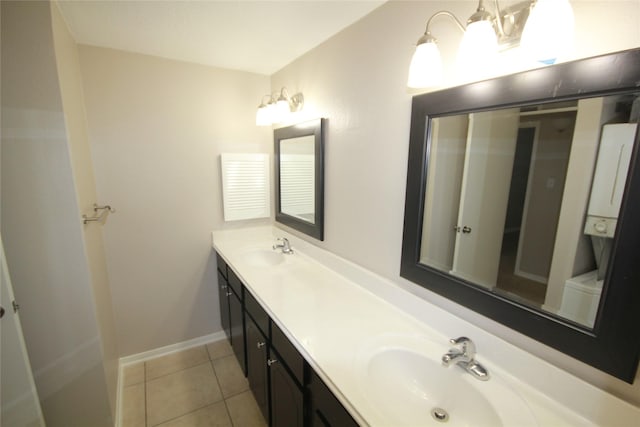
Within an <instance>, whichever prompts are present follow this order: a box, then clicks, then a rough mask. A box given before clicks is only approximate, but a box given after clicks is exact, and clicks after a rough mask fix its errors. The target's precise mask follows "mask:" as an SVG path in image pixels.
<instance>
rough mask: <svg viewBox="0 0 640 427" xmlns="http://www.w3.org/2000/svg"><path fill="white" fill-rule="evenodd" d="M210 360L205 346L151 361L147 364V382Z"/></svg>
mask: <svg viewBox="0 0 640 427" xmlns="http://www.w3.org/2000/svg"><path fill="white" fill-rule="evenodd" d="M208 360H209V355H208V354H207V349H206V348H205V346H204V345H202V346H199V347H193V348H189V349H187V350H183V351H180V352H177V353H171V354H168V355H166V356H162V357H158V358H157V359H151V360H149V361H147V362H146V363H145V365H146V375H147V381H149V380H153V379H155V378H158V377H161V376H163V375H167V374H171V373H173V372H178V371H180V370H182V369H187V368H191V367H193V366H196V365H200V364H202V363H204V362H206V361H208Z"/></svg>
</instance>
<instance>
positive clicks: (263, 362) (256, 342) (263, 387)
mask: <svg viewBox="0 0 640 427" xmlns="http://www.w3.org/2000/svg"><path fill="white" fill-rule="evenodd" d="M245 322H246V332H247V379H248V380H249V387H250V388H251V393H253V397H254V398H255V399H256V402H257V403H258V407H260V410H261V411H262V415H264V418H265V420H268V419H269V382H268V379H269V377H268V376H267V374H268V371H267V350H268V348H269V346H268V344H267V340H266V338H265V337H264V335H262V332H260V330H259V329H258V327H257V326H256V324H255V323H254V322H253V320H251V318H250V317H249V316H245Z"/></svg>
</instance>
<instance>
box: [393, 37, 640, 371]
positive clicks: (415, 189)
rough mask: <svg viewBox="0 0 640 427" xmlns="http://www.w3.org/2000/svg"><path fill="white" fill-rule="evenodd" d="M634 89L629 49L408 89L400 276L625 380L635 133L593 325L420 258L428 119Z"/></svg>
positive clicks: (636, 334) (634, 323) (636, 307)
mask: <svg viewBox="0 0 640 427" xmlns="http://www.w3.org/2000/svg"><path fill="white" fill-rule="evenodd" d="M632 92H635V93H637V92H640V49H632V50H627V51H623V52H617V53H613V54H609V55H603V56H598V57H593V58H588V59H583V60H579V61H574V62H568V63H563V64H558V65H554V66H551V67H547V68H541V69H536V70H532V71H526V72H522V73H518V74H513V75H509V76H505V77H501V78H496V79H493V80H487V81H482V82H478V83H472V84H468V85H465V86H459V87H455V88H451V89H446V90H442V91H439V92H433V93H427V94H422V95H417V96H414V98H413V105H412V113H411V132H410V141H409V162H408V171H407V190H406V201H405V217H404V231H403V240H402V260H401V267H400V275H401V276H402V277H404V278H406V279H408V280H410V281H412V282H414V283H417V284H418V285H420V286H423V287H425V288H427V289H430V290H432V291H434V292H436V293H438V294H440V295H442V296H444V297H446V298H448V299H450V300H453V301H455V302H457V303H459V304H461V305H463V306H465V307H468V308H470V309H471V310H473V311H476V312H478V313H480V314H482V315H484V316H487V317H489V318H491V319H493V320H495V321H497V322H500V323H502V324H504V325H506V326H508V327H510V328H512V329H514V330H516V331H519V332H521V333H523V334H525V335H528V336H529V337H531V338H533V339H535V340H537V341H540V342H542V343H544V344H546V345H548V346H551V347H553V348H555V349H557V350H559V351H561V352H563V353H566V354H568V355H570V356H572V357H574V358H576V359H579V360H581V361H583V362H585V363H587V364H589V365H591V366H593V367H595V368H597V369H600V370H602V371H604V372H607V373H609V374H611V375H613V376H615V377H617V378H620V379H622V380H624V381H626V382H628V383H633V380H634V378H635V376H636V372H637V368H638V359H639V357H640V322H639V321H638V313H640V159H639V158H638V156H639V150H640V148H639V146H640V143H639V142H638V139H640V137H639V136H638V135H639V134H640V132H638V133H637V134H636V141H635V145H634V151H633V154H632V157H631V164H630V168H629V174H628V177H627V182H626V187H625V195H624V198H623V201H622V207H621V211H620V216H619V222H618V227H617V229H616V233H615V236H614V241H613V245H614V248H613V250H612V257H611V260H610V264H609V266H610V268H609V269H608V272H607V276H606V278H605V285H604V288H603V294H602V300H601V303H600V306H599V309H598V315H597V318H596V323H595V325H594V328H593V329H587V328H585V327H581V326H580V325H578V324H575V323H572V322H570V321H568V320H565V319H562V318H560V317H556V316H554V315H552V314H550V313H545V312H542V311H537V310H535V309H532V308H531V307H528V306H526V305H524V304H521V303H518V302H516V301H512V300H509V299H507V298H505V297H503V296H501V295H498V294H496V293H492V292H491V291H489V290H487V289H484V288H481V287H480V286H477V285H473V284H471V283H469V282H466V281H464V280H462V279H459V278H456V277H453V276H451V275H448V274H446V273H444V272H441V271H438V270H435V269H433V268H430V267H428V266H426V265H423V264H420V262H419V261H418V260H419V257H420V243H421V238H420V236H421V235H422V218H423V211H424V195H425V189H426V177H427V165H428V160H429V147H430V141H429V140H428V138H429V137H428V135H430V132H429V125H430V123H431V119H433V118H436V117H441V116H448V115H453V114H461V113H469V112H474V111H486V110H491V109H500V108H510V107H516V106H518V107H520V106H527V105H532V104H544V103H550V102H558V101H564V100H575V99H579V98H580V99H581V98H592V97H599V96H605V95H617V94H624V93H632Z"/></svg>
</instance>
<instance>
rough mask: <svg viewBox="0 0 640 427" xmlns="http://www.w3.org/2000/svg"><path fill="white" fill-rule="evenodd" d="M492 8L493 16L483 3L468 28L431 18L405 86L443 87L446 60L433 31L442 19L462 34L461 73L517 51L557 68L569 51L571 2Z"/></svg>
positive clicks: (536, 0)
mask: <svg viewBox="0 0 640 427" xmlns="http://www.w3.org/2000/svg"><path fill="white" fill-rule="evenodd" d="M494 3H495V10H496V13H495V15H494V14H492V13H490V12H488V11H487V10H486V9H485V7H484V0H480V1H479V2H478V8H477V10H476V12H475V13H474V14H473V15H471V16H470V17H469V19H468V20H467V25H466V27H465V26H464V25H463V24H462V23H461V22H460V21H459V20H458V18H456V17H455V15H454V14H453V13H451V12H449V11H446V10H443V11H440V12H436V13H435V14H434V15H432V16H431V17H430V18H429V20H428V21H427V26H426V30H425V33H424V35H423V36H422V37H420V38H419V39H418V43H417V46H416V50H415V52H414V54H413V57H412V58H411V65H410V66H409V79H408V82H407V86H409V87H412V88H424V87H431V86H436V85H438V84H440V83H441V81H442V76H443V72H442V59H441V58H440V51H439V50H438V46H437V40H436V38H435V37H433V35H432V34H431V31H430V28H431V23H432V21H433V20H434V19H435V18H437V17H440V16H447V17H449V18H451V19H452V20H453V22H454V23H455V24H456V26H457V27H458V28H459V29H460V30H461V31H462V32H463V33H464V36H463V38H462V42H461V43H460V48H459V50H458V66H459V67H460V68H461V69H462V70H466V69H479V68H480V69H482V68H485V69H486V68H487V67H492V66H494V65H495V62H496V60H497V55H498V53H499V51H503V50H507V49H510V48H512V47H516V46H518V45H521V46H522V48H523V50H524V52H526V54H527V56H528V57H531V58H532V59H534V60H536V61H538V62H541V63H544V64H553V63H554V62H555V60H556V59H557V58H558V57H560V56H562V55H563V54H564V53H566V51H567V50H568V49H569V48H570V47H571V45H572V42H573V10H572V9H571V5H570V4H569V0H527V1H524V2H521V3H518V4H515V5H513V6H510V7H508V8H505V9H500V5H499V4H498V0H494ZM486 71H488V70H486Z"/></svg>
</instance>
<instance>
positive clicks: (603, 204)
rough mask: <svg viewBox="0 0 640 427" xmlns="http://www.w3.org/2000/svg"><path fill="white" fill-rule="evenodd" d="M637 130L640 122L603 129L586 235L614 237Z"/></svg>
mask: <svg viewBox="0 0 640 427" xmlns="http://www.w3.org/2000/svg"><path fill="white" fill-rule="evenodd" d="M637 127H638V124H637V123H616V124H609V125H604V127H603V129H602V138H601V139H600V148H599V150H598V162H597V164H596V171H595V174H594V176H593V186H592V188H591V197H590V199H589V208H588V210H587V221H586V224H585V229H584V232H585V234H589V235H592V236H600V237H613V234H614V232H615V230H616V224H617V222H618V212H619V211H620V203H621V201H622V194H623V193H624V185H625V182H626V179H627V172H628V170H629V161H630V160H631V151H632V150H633V141H634V138H635V135H636V129H637Z"/></svg>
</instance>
